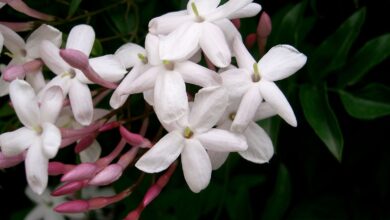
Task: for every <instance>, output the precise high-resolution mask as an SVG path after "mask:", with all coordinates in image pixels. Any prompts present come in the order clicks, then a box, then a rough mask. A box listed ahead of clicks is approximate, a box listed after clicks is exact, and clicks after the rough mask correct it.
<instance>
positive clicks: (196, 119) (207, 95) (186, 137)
mask: <svg viewBox="0 0 390 220" xmlns="http://www.w3.org/2000/svg"><path fill="white" fill-rule="evenodd" d="M227 104H228V97H227V94H226V91H225V90H224V89H223V88H218V87H209V88H204V89H201V90H200V91H199V92H198V93H197V94H196V95H195V101H194V103H193V105H192V108H191V111H190V112H187V113H186V114H185V115H184V117H183V118H182V119H181V120H179V121H175V122H174V123H172V124H163V125H164V127H165V128H166V129H167V130H168V132H169V133H168V134H167V135H165V136H164V137H163V138H162V139H160V141H159V142H157V143H156V144H155V145H154V146H153V147H152V148H151V149H150V150H149V151H148V152H147V153H146V154H144V155H143V156H142V157H141V158H140V159H139V160H138V162H137V163H136V165H135V166H136V167H137V168H138V169H140V170H143V171H145V172H148V173H156V172H160V171H162V170H165V169H166V168H167V167H168V166H169V165H170V164H172V162H174V161H175V160H176V159H177V158H178V157H179V156H180V154H181V162H182V166H183V172H184V177H185V180H186V181H187V183H188V185H189V187H190V189H191V190H192V191H193V192H199V191H201V190H202V189H204V188H205V187H206V186H207V185H208V183H209V182H210V178H211V170H212V167H211V163H210V158H209V156H208V155H207V152H206V149H207V150H212V151H218V152H226V151H227V152H231V151H242V150H246V148H247V144H246V142H245V141H244V139H243V138H242V136H240V135H236V134H233V133H231V132H228V131H226V130H221V129H216V128H213V126H214V125H215V124H216V123H217V121H218V120H219V118H220V117H221V115H222V114H223V112H224V111H225V108H226V106H227Z"/></svg>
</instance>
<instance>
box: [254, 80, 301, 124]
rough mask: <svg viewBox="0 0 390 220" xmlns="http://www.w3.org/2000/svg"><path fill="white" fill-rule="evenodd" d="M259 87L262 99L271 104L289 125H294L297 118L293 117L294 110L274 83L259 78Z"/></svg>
mask: <svg viewBox="0 0 390 220" xmlns="http://www.w3.org/2000/svg"><path fill="white" fill-rule="evenodd" d="M259 88H260V93H261V95H262V97H263V98H264V100H265V101H266V102H268V103H269V104H270V105H271V106H272V108H273V109H274V110H275V111H276V112H277V113H278V115H280V117H282V118H283V119H284V120H285V121H286V122H287V123H289V124H290V125H291V126H293V127H296V126H297V119H296V118H295V114H294V111H293V110H292V108H291V106H290V103H288V101H287V99H286V97H285V96H284V95H283V93H282V91H280V89H279V88H278V87H277V86H276V84H275V83H273V82H268V81H265V80H261V81H260V86H259Z"/></svg>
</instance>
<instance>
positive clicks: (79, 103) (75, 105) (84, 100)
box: [69, 79, 93, 125]
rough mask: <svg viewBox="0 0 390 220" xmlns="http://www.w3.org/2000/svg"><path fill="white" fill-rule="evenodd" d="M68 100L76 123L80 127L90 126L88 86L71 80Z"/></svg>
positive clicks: (90, 98)
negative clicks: (80, 125)
mask: <svg viewBox="0 0 390 220" xmlns="http://www.w3.org/2000/svg"><path fill="white" fill-rule="evenodd" d="M69 100H70V105H71V107H72V111H73V115H74V117H75V119H76V121H77V122H79V123H80V124H82V125H89V124H91V122H92V118H93V104H92V97H91V91H90V90H89V88H88V86H87V85H85V84H83V83H81V82H79V81H78V80H77V79H73V80H72V83H71V86H70V89H69Z"/></svg>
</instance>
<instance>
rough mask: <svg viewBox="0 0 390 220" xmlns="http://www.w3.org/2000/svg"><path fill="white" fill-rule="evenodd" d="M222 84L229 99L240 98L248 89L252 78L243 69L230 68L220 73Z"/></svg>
mask: <svg viewBox="0 0 390 220" xmlns="http://www.w3.org/2000/svg"><path fill="white" fill-rule="evenodd" d="M220 75H221V78H222V84H223V87H225V89H226V91H228V94H229V98H230V99H237V98H240V99H241V97H242V96H243V95H244V94H245V93H246V92H247V91H248V90H249V89H250V87H251V85H252V79H251V77H250V75H249V73H248V71H246V70H245V69H237V68H234V69H230V70H227V71H225V72H222V73H221V74H220Z"/></svg>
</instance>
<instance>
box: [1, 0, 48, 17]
mask: <svg viewBox="0 0 390 220" xmlns="http://www.w3.org/2000/svg"><path fill="white" fill-rule="evenodd" d="M1 2H4V3H7V4H8V5H9V6H11V7H12V8H13V9H15V10H16V11H18V12H21V13H23V14H25V15H28V16H30V17H33V18H38V19H40V20H45V21H53V20H54V17H53V16H51V15H48V14H44V13H42V12H39V11H37V10H35V9H32V8H30V7H29V6H28V5H26V3H24V2H23V1H22V0H3V1H1Z"/></svg>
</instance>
